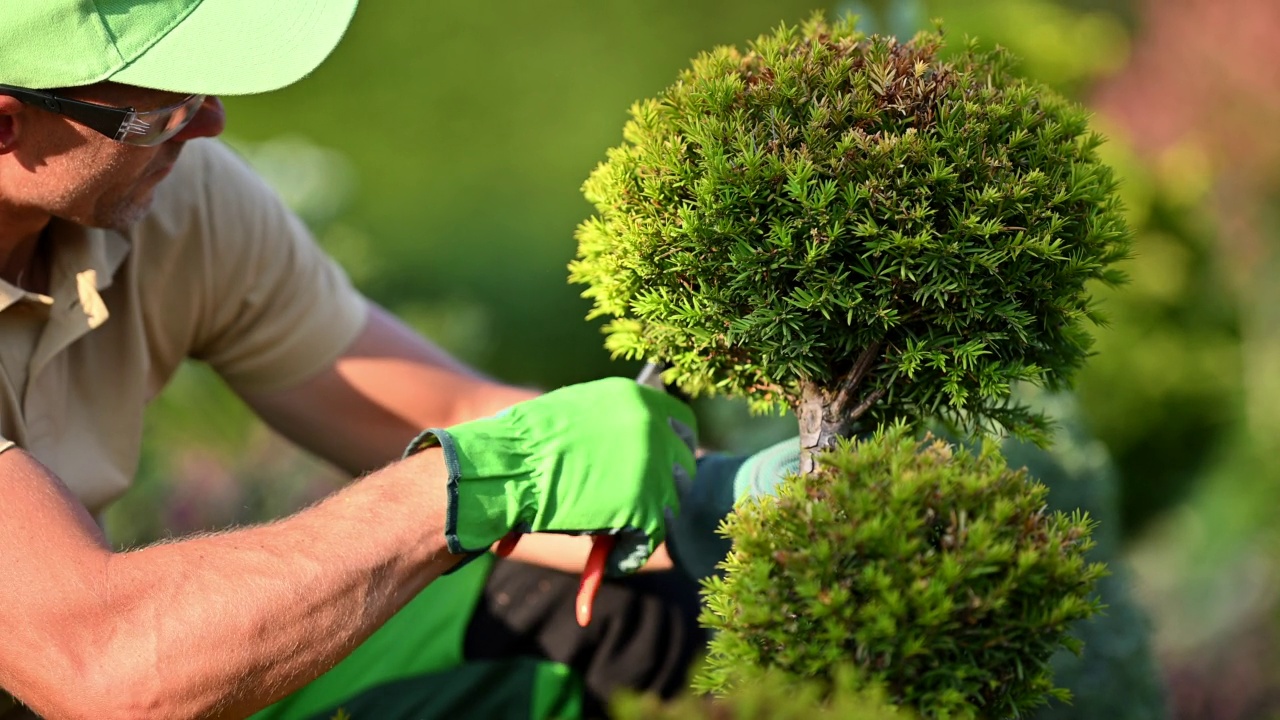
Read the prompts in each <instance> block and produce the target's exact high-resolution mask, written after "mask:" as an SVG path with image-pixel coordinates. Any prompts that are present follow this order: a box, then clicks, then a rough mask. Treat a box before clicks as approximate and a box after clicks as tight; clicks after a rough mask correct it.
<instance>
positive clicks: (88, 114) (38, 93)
mask: <svg viewBox="0 0 1280 720" xmlns="http://www.w3.org/2000/svg"><path fill="white" fill-rule="evenodd" d="M0 95H8V96H10V97H14V98H17V99H18V100H20V101H22V102H23V103H25V104H27V105H34V106H36V107H38V108H40V109H42V110H48V111H49V112H51V113H57V114H59V115H63V116H65V117H67V118H69V119H71V120H74V121H76V122H78V123H80V124H81V125H84V126H85V127H87V128H89V129H90V130H96V131H97V132H100V133H102V134H103V135H106V136H107V137H109V138H111V139H112V140H115V141H116V142H122V143H125V144H127V145H138V146H141V147H152V146H155V145H159V144H160V143H162V142H164V141H165V140H168V139H169V138H171V137H173V136H174V135H177V134H178V133H179V132H180V131H181V130H182V128H184V127H186V126H187V123H189V122H191V119H192V118H194V117H195V116H196V113H197V112H199V111H200V106H201V105H202V104H203V103H204V98H205V96H204V95H190V96H188V97H187V98H186V99H185V100H183V101H182V102H179V103H176V104H174V105H170V106H169V107H162V108H159V109H158V110H145V111H142V112H138V111H137V110H134V109H133V108H131V107H129V108H118V107H111V106H110V105H98V104H96V103H90V102H84V101H83V100H73V99H71V98H69V97H63V96H61V95H55V94H53V93H50V92H45V91H43V90H30V89H27V88H20V87H14V86H12V85H0Z"/></svg>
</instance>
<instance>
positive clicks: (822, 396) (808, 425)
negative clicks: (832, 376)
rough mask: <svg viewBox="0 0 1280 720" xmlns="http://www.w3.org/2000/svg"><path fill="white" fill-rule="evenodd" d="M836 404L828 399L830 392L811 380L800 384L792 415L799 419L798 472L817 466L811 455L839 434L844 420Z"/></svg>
mask: <svg viewBox="0 0 1280 720" xmlns="http://www.w3.org/2000/svg"><path fill="white" fill-rule="evenodd" d="M837 410H838V408H836V407H835V405H834V403H833V402H832V398H831V393H830V392H827V391H826V390H823V389H822V388H821V387H819V386H818V385H815V384H813V383H804V384H803V385H801V387H800V407H798V408H796V417H797V418H798V419H799V420H800V473H801V474H804V475H807V474H809V473H811V472H813V471H814V470H815V469H817V460H816V458H815V456H816V455H817V454H818V453H821V452H824V451H826V450H828V449H830V448H831V447H832V446H834V445H835V443H836V439H837V438H839V437H841V436H843V435H844V433H845V429H846V426H847V423H845V422H843V421H841V420H840V416H839V413H838V412H837Z"/></svg>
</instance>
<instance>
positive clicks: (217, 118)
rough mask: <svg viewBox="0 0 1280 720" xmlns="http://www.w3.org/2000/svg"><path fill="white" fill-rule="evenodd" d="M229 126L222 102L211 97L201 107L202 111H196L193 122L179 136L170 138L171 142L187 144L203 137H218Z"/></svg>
mask: <svg viewBox="0 0 1280 720" xmlns="http://www.w3.org/2000/svg"><path fill="white" fill-rule="evenodd" d="M226 126H227V111H226V109H225V108H223V107H222V101H221V100H219V99H218V98H217V97H216V96H214V95H210V96H209V97H207V98H205V99H204V103H202V104H201V105H200V109H198V110H196V116H195V117H193V118H191V122H189V123H187V126H186V127H184V128H182V130H181V131H179V132H178V134H177V135H174V136H173V137H172V138H169V142H186V141H187V140H194V139H196V138H202V137H217V136H218V135H221V134H222V130H223V128H225V127H226Z"/></svg>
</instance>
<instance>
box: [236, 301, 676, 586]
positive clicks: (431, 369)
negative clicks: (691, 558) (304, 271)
mask: <svg viewBox="0 0 1280 720" xmlns="http://www.w3.org/2000/svg"><path fill="white" fill-rule="evenodd" d="M537 394H538V391H536V390H531V389H527V388H518V387H512V386H509V385H504V384H501V383H498V382H496V381H494V380H491V379H489V378H486V377H484V376H482V375H480V374H478V373H476V372H475V371H473V370H470V369H469V368H467V367H466V366H464V365H462V364H461V363H459V362H458V361H456V360H454V359H453V358H451V357H449V355H448V354H447V353H445V352H444V351H443V350H441V349H439V348H437V347H435V346H434V345H432V344H431V343H429V342H428V341H426V340H425V339H423V338H422V337H421V336H420V335H418V334H417V333H415V332H414V331H413V330H411V329H409V328H407V327H405V326H404V325H403V324H402V323H400V321H398V320H396V319H395V318H394V317H393V316H392V315H391V314H390V313H388V312H387V311H386V310H383V309H382V308H379V307H377V306H373V307H371V308H370V312H369V320H368V322H367V324H366V325H365V328H364V330H362V331H361V333H360V335H359V336H358V337H357V338H356V340H355V342H353V343H352V345H351V347H350V348H348V349H347V350H346V351H345V352H344V353H343V354H342V356H341V357H339V358H338V359H337V360H335V361H334V363H333V364H332V365H331V366H330V367H328V368H326V369H325V370H323V371H321V372H320V373H319V374H317V375H316V376H315V377H312V378H311V379H309V380H307V381H305V382H303V383H302V384H300V385H299V386H297V387H294V388H291V389H288V390H283V391H276V392H270V393H246V394H245V395H244V397H245V400H246V402H248V403H249V405H250V406H252V407H253V408H254V410H256V411H257V413H258V414H259V415H260V416H261V417H262V418H263V419H264V420H266V421H267V423H268V424H270V425H271V426H272V427H274V428H275V429H276V430H278V431H279V432H280V433H282V434H283V435H285V436H286V437H288V438H290V439H292V440H293V441H294V442H297V443H298V444H299V445H301V446H303V447H305V448H306V449H308V450H309V451H311V452H313V453H315V454H317V455H319V456H320V457H323V458H325V459H327V460H329V461H330V462H333V463H334V464H336V465H338V466H339V467H341V468H342V469H344V470H346V471H347V472H349V473H351V474H352V475H360V474H361V473H364V472H368V471H369V470H372V469H374V468H378V467H381V466H383V465H385V464H386V463H387V462H389V461H391V460H393V459H394V458H397V457H399V456H400V453H401V452H403V451H404V448H405V446H406V445H407V444H408V443H409V441H410V440H412V439H413V438H414V437H415V436H416V435H417V434H418V433H419V432H421V431H422V429H423V428H427V427H448V426H450V425H453V424H456V423H459V422H465V421H467V420H471V419H474V418H477V417H483V416H486V415H491V414H493V413H495V412H497V411H499V410H501V409H503V408H506V407H509V406H510V405H513V404H515V403H517V402H519V401H521V400H525V399H528V398H530V397H533V396H535V395H537ZM590 550H591V541H590V539H589V538H586V537H572V536H556V535H528V536H525V537H524V538H523V539H522V540H521V541H520V543H519V544H518V545H517V546H516V549H515V552H514V553H512V555H511V557H513V558H515V559H518V560H523V561H525V562H531V563H536V564H539V565H544V566H547V567H553V568H556V569H559V570H564V571H566V572H581V571H582V568H583V567H584V566H585V565H586V561H587V554H588V553H589V552H590ZM669 567H671V561H670V558H669V557H668V556H667V553H666V550H665V548H661V547H660V548H659V549H658V551H657V552H656V553H654V555H653V557H651V558H650V560H649V562H648V564H646V565H645V569H646V570H662V569H667V568H669Z"/></svg>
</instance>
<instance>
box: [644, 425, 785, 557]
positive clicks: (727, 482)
mask: <svg viewBox="0 0 1280 720" xmlns="http://www.w3.org/2000/svg"><path fill="white" fill-rule="evenodd" d="M799 470H800V438H798V437H793V438H788V439H786V440H783V441H782V442H780V443H777V444H776V445H773V446H771V447H768V448H765V449H764V450H761V451H760V452H757V453H755V454H754V455H751V456H750V457H742V456H731V455H721V454H718V453H711V454H708V455H705V456H703V457H701V458H698V472H697V475H696V476H695V477H694V480H693V484H692V485H691V486H690V487H689V489H688V491H687V492H683V493H681V496H680V514H679V515H678V516H676V517H675V519H673V520H672V521H671V522H670V523H669V524H668V525H667V551H668V552H669V553H670V554H671V558H672V561H673V562H674V563H675V565H676V567H678V568H680V569H681V570H682V571H684V573H685V574H687V575H688V576H689V577H691V578H693V579H694V580H702V579H703V578H706V577H710V576H711V575H714V574H718V573H720V572H721V571H720V570H719V569H718V568H717V567H716V566H717V565H719V564H720V562H721V561H722V560H724V558H725V556H726V555H728V554H729V549H730V547H731V546H732V543H731V542H730V540H729V538H727V537H725V536H723V535H721V534H720V533H719V532H718V528H719V527H720V523H721V522H722V521H723V520H724V519H725V518H726V517H728V515H729V513H731V512H733V507H734V505H735V504H737V502H738V501H739V500H742V499H744V498H758V497H762V496H765V495H774V494H776V493H777V487H778V484H779V483H780V482H782V481H783V480H785V479H786V478H787V476H788V475H794V474H795V473H797V472H799Z"/></svg>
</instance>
